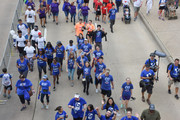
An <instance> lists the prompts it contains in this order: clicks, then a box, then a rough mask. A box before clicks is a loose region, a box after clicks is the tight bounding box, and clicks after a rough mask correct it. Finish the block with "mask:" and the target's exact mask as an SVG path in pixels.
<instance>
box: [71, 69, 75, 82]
mask: <svg viewBox="0 0 180 120" xmlns="http://www.w3.org/2000/svg"><path fill="white" fill-rule="evenodd" d="M74 71H75V69H72V71H71V80H72V81H73V80H74Z"/></svg>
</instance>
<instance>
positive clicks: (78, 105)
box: [68, 97, 86, 118]
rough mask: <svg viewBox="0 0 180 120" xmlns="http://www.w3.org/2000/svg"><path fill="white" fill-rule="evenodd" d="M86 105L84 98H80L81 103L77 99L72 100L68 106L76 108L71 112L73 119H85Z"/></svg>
mask: <svg viewBox="0 0 180 120" xmlns="http://www.w3.org/2000/svg"><path fill="white" fill-rule="evenodd" d="M85 104H86V101H85V99H84V98H82V97H80V98H79V101H76V100H75V98H72V99H71V100H70V102H69V103H68V105H71V106H74V109H72V110H71V114H72V116H73V118H79V117H80V118H83V116H84V112H83V111H82V109H83V106H84V105H85Z"/></svg>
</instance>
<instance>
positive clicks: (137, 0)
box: [134, 0, 142, 7]
mask: <svg viewBox="0 0 180 120" xmlns="http://www.w3.org/2000/svg"><path fill="white" fill-rule="evenodd" d="M141 2H142V1H141V0H135V1H134V7H140V6H141Z"/></svg>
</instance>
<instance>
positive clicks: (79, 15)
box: [76, 0, 84, 20]
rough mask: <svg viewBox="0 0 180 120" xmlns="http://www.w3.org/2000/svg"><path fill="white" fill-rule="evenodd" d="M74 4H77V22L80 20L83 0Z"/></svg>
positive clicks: (78, 0)
mask: <svg viewBox="0 0 180 120" xmlns="http://www.w3.org/2000/svg"><path fill="white" fill-rule="evenodd" d="M76 3H77V9H78V20H80V17H81V16H82V15H81V12H80V9H81V7H82V6H83V3H84V0H77V1H76Z"/></svg>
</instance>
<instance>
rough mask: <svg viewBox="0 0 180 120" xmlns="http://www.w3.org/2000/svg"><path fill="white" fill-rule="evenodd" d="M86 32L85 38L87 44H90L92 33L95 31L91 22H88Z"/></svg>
mask: <svg viewBox="0 0 180 120" xmlns="http://www.w3.org/2000/svg"><path fill="white" fill-rule="evenodd" d="M86 30H87V34H86V37H87V39H88V42H89V43H90V44H92V37H93V32H94V30H95V26H94V25H93V24H92V20H89V23H88V24H86Z"/></svg>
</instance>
